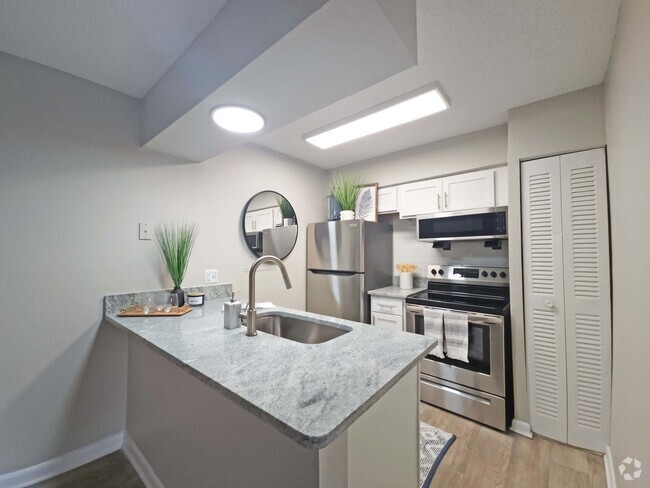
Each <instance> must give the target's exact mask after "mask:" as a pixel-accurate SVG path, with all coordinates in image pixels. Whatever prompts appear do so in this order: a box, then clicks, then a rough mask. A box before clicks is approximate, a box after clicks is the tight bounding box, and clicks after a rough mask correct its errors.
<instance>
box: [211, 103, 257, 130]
mask: <svg viewBox="0 0 650 488" xmlns="http://www.w3.org/2000/svg"><path fill="white" fill-rule="evenodd" d="M212 120H214V123H215V124H217V125H218V126H219V127H221V128H222V129H226V130H229V131H230V132H238V133H240V134H250V133H252V132H258V131H260V130H262V128H263V127H264V117H262V115H261V114H259V113H258V112H256V111H255V110H252V109H250V108H248V107H244V106H242V105H222V106H220V107H217V108H215V109H214V110H213V111H212Z"/></svg>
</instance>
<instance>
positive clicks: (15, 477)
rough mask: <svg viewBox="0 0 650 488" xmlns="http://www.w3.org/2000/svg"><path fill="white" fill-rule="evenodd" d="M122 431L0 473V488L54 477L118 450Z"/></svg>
mask: <svg viewBox="0 0 650 488" xmlns="http://www.w3.org/2000/svg"><path fill="white" fill-rule="evenodd" d="M123 440H124V432H118V433H117V434H113V435H111V436H109V437H106V438H104V439H100V440H98V441H97V442H93V443H92V444H89V445H87V446H84V447H80V448H79V449H75V450H74V451H72V452H69V453H67V454H63V455H62V456H59V457H56V458H54V459H49V460H48V461H44V462H42V463H40V464H36V465H34V466H30V467H28V468H23V469H19V470H18V471H12V472H11V473H6V474H2V475H0V488H23V487H26V486H31V485H33V484H35V483H38V482H40V481H43V480H47V479H50V478H54V477H55V476H58V475H60V474H63V473H65V472H67V471H70V470H72V469H75V468H78V467H79V466H83V465H84V464H88V463H90V462H92V461H95V460H97V459H99V458H101V457H104V456H106V455H107V454H110V453H112V452H115V451H119V450H120V448H121V447H122V442H123Z"/></svg>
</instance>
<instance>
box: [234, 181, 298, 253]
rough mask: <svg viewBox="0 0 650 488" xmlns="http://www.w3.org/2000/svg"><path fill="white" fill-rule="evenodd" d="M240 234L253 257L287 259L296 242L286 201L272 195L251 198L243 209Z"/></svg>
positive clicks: (293, 220)
mask: <svg viewBox="0 0 650 488" xmlns="http://www.w3.org/2000/svg"><path fill="white" fill-rule="evenodd" d="M242 232H243V234H244V240H245V241H246V245H247V246H248V249H250V251H251V252H252V253H253V254H255V256H257V257H260V256H268V255H271V256H276V257H278V258H280V259H284V258H286V257H287V256H288V255H289V254H290V253H291V251H293V248H294V246H295V245H296V241H297V240H298V220H297V219H296V212H295V211H294V209H293V206H292V205H291V204H290V203H289V200H287V199H286V198H284V197H283V196H282V195H280V194H279V193H277V192H274V191H263V192H260V193H258V194H257V195H254V196H253V198H251V199H250V200H248V203H246V205H245V206H244V213H243V216H242Z"/></svg>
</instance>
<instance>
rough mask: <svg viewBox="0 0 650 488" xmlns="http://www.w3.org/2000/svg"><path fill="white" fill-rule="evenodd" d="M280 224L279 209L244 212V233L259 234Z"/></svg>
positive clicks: (280, 215) (271, 208)
mask: <svg viewBox="0 0 650 488" xmlns="http://www.w3.org/2000/svg"><path fill="white" fill-rule="evenodd" d="M281 223H282V213H281V212H280V208H279V207H269V208H263V209H260V210H253V211H251V212H246V217H245V218H244V227H245V228H246V232H261V231H263V230H264V229H272V228H273V227H275V226H277V225H279V224H281Z"/></svg>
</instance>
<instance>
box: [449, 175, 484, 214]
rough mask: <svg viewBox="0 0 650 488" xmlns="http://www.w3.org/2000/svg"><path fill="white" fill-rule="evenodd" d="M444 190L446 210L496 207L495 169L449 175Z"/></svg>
mask: <svg viewBox="0 0 650 488" xmlns="http://www.w3.org/2000/svg"><path fill="white" fill-rule="evenodd" d="M442 191H443V210H444V211H445V212H455V211H457V210H469V209H473V208H486V207H494V201H495V200H494V170H491V169H488V170H485V171H472V172H471V173H464V174H460V175H454V176H447V177H445V178H443V179H442Z"/></svg>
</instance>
